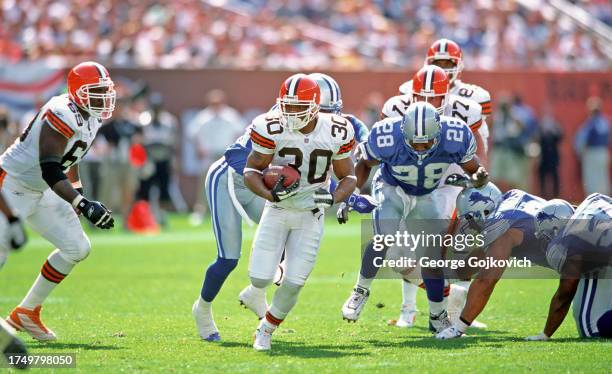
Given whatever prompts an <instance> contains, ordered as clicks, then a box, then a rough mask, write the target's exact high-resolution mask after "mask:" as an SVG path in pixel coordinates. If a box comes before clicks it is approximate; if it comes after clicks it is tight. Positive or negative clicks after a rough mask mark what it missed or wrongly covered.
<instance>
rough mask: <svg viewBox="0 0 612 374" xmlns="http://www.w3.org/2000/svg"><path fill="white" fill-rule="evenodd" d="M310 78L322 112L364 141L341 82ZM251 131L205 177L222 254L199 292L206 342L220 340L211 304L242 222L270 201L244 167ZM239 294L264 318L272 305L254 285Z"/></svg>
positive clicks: (236, 255) (236, 254) (237, 245)
mask: <svg viewBox="0 0 612 374" xmlns="http://www.w3.org/2000/svg"><path fill="white" fill-rule="evenodd" d="M309 77H310V78H312V79H314V80H315V81H316V82H317V83H318V85H319V89H320V91H321V100H320V105H319V106H320V109H319V113H329V114H337V115H340V116H342V117H344V118H346V119H347V120H348V121H349V122H350V124H351V126H352V127H353V131H354V133H355V139H356V140H357V141H358V142H361V141H365V140H366V139H367V137H368V129H367V127H366V126H365V125H364V124H363V122H361V121H360V120H359V119H357V118H356V117H355V116H353V115H350V114H344V113H342V94H341V91H340V86H339V85H338V83H337V82H336V81H335V80H334V79H333V78H332V77H330V76H328V75H325V74H321V73H313V74H310V75H309ZM276 111H278V104H277V105H275V106H274V107H273V108H272V109H271V110H270V112H272V113H274V112H276ZM250 132H251V129H250V127H249V128H247V130H246V132H245V134H243V135H242V136H241V137H240V138H238V139H237V140H236V142H235V143H233V144H232V145H230V146H229V147H228V148H227V150H226V151H225V154H224V156H223V157H222V158H220V159H219V160H217V161H216V162H215V163H214V164H213V165H212V166H211V167H210V169H209V171H208V174H207V178H206V184H205V187H206V197H207V201H208V204H209V208H210V211H211V216H212V223H213V233H214V234H215V238H216V239H217V240H216V241H217V258H216V259H215V261H214V262H213V263H212V264H210V265H209V266H208V269H206V275H205V277H204V282H203V284H202V288H201V290H200V295H199V297H198V299H197V300H196V301H195V303H194V304H193V307H192V314H193V317H194V319H195V322H196V328H197V330H198V333H199V335H200V337H201V338H202V339H204V340H206V341H220V340H221V336H220V335H219V330H218V328H217V325H216V324H215V321H214V318H213V312H212V303H213V301H214V299H215V298H216V296H217V294H218V293H219V291H220V290H221V288H222V287H223V284H224V282H225V280H226V279H227V278H228V277H229V275H230V274H231V272H232V271H233V270H234V269H235V268H236V266H237V265H238V260H239V259H240V257H241V254H242V224H241V221H242V220H244V221H246V222H247V223H248V224H249V225H250V226H251V225H253V224H255V223H259V220H260V218H261V213H262V212H263V208H264V205H265V201H266V200H265V199H264V198H263V197H260V196H257V195H255V194H254V193H253V192H252V191H251V190H249V189H248V188H247V187H246V186H245V183H244V177H243V173H244V167H245V165H246V162H247V158H248V156H249V154H250V152H251V150H252V149H253V141H252V140H251V135H250ZM362 199H364V198H363V197H362V196H359V195H355V194H353V195H352V201H355V202H357V203H359V202H361V200H362ZM347 207H349V206H348V205H347ZM350 208H353V206H350ZM356 209H359V208H356ZM278 269H279V270H278V271H277V273H276V275H275V279H274V282H275V284H280V280H281V277H280V276H279V275H282V274H283V273H284V269H283V268H282V267H281V266H280V265H279V268H278ZM238 298H239V301H240V303H241V304H242V305H244V306H245V307H246V308H248V309H249V310H251V311H252V312H253V313H255V315H256V316H257V317H258V318H259V319H262V318H264V316H265V314H266V311H267V309H268V305H267V302H266V294H265V290H263V289H260V288H255V287H253V286H251V285H249V286H247V287H246V288H244V289H243V290H242V292H240V295H239V296H238Z"/></svg>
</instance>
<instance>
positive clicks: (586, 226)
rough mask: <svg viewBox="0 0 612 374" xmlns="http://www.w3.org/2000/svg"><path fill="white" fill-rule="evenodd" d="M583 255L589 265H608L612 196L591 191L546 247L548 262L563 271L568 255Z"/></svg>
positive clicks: (611, 223)
mask: <svg viewBox="0 0 612 374" xmlns="http://www.w3.org/2000/svg"><path fill="white" fill-rule="evenodd" d="M577 254H580V255H582V256H581V258H582V260H583V261H584V262H586V263H588V264H587V265H588V267H591V268H592V267H596V266H599V265H601V266H604V265H606V264H607V262H608V260H609V258H610V256H612V198H610V197H609V196H606V195H602V194H600V193H594V194H591V195H589V196H588V197H587V198H586V199H585V200H584V201H583V202H582V203H581V204H580V205H579V206H578V208H577V209H576V212H575V213H574V214H573V215H572V217H571V218H570V219H569V220H568V222H567V224H566V226H565V228H564V229H563V231H562V232H561V233H560V234H559V235H557V236H556V237H555V238H554V239H553V240H551V242H550V244H549V245H548V247H547V248H546V257H547V259H548V262H549V263H550V264H551V266H552V267H553V268H555V269H556V270H557V271H559V272H560V271H561V269H562V267H563V264H564V262H565V259H566V258H567V257H569V256H572V255H577Z"/></svg>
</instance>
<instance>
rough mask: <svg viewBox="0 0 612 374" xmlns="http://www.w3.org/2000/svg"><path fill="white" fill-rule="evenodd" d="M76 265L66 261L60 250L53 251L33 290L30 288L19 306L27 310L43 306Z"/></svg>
mask: <svg viewBox="0 0 612 374" xmlns="http://www.w3.org/2000/svg"><path fill="white" fill-rule="evenodd" d="M74 265H75V263H74V262H72V261H69V260H66V259H65V258H64V257H63V256H62V254H61V253H60V251H59V250H58V249H56V250H55V251H53V253H51V254H50V255H49V257H48V258H47V261H46V262H45V263H44V265H43V267H42V269H41V271H40V274H38V277H37V278H36V281H35V282H34V284H33V285H32V288H30V291H28V293H27V295H26V296H25V297H24V298H23V300H22V301H21V303H20V304H19V306H21V307H24V308H26V309H34V308H36V307H37V306H38V305H41V304H42V303H43V302H44V301H45V300H46V299H47V297H48V296H49V294H50V293H51V291H53V290H54V289H55V287H57V285H58V284H59V283H60V282H61V281H62V280H63V279H64V277H65V276H66V275H68V273H70V271H71V270H72V268H73V267H74ZM49 279H51V280H49Z"/></svg>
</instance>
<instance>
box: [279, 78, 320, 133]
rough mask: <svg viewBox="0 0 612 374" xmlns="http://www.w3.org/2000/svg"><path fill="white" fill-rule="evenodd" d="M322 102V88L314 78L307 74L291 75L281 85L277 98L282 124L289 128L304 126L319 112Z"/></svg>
mask: <svg viewBox="0 0 612 374" xmlns="http://www.w3.org/2000/svg"><path fill="white" fill-rule="evenodd" d="M320 102H321V89H320V88H319V85H318V84H317V82H316V81H315V80H314V79H312V78H311V77H309V76H308V75H306V74H295V75H292V76H290V77H289V78H287V79H286V80H285V81H284V82H283V84H282V85H281V87H280V92H279V93H278V99H277V100H276V103H277V104H278V107H279V110H280V112H281V124H282V125H283V127H285V128H287V129H289V130H299V129H301V128H303V127H304V126H306V125H308V123H309V122H310V121H312V119H313V118H315V117H316V116H317V114H318V113H319V107H320V106H319V104H320Z"/></svg>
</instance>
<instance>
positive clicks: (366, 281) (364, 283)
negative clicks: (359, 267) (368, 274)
mask: <svg viewBox="0 0 612 374" xmlns="http://www.w3.org/2000/svg"><path fill="white" fill-rule="evenodd" d="M372 282H374V278H364V277H363V276H362V275H361V273H360V274H359V276H358V277H357V286H359V287H361V288H365V289H366V290H369V289H370V287H372Z"/></svg>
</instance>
